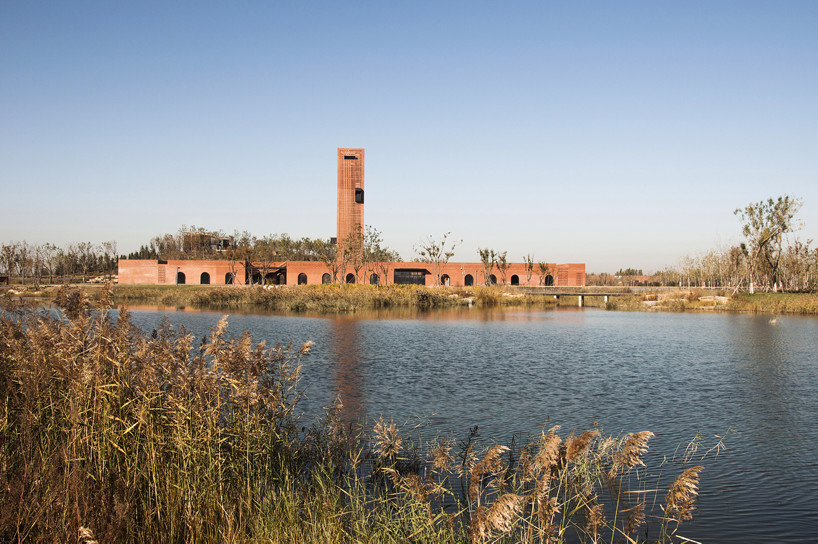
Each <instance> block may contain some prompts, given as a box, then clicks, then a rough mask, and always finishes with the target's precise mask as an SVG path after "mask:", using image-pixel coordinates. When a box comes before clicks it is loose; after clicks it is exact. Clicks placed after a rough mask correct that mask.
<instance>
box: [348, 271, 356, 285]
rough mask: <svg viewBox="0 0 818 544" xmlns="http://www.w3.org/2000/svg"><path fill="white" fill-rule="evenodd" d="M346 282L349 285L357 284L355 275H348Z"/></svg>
mask: <svg viewBox="0 0 818 544" xmlns="http://www.w3.org/2000/svg"><path fill="white" fill-rule="evenodd" d="M346 282H347V283H355V274H353V273H352V272H350V273H349V274H347V277H346Z"/></svg>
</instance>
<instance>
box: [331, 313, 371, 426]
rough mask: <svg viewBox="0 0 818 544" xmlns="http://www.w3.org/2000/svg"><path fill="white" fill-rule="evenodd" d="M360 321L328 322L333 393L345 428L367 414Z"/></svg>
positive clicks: (341, 320) (339, 320)
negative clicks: (339, 400) (339, 402)
mask: <svg viewBox="0 0 818 544" xmlns="http://www.w3.org/2000/svg"><path fill="white" fill-rule="evenodd" d="M360 327H361V322H360V320H358V319H334V320H332V321H330V331H331V333H332V339H333V343H332V349H333V376H332V377H333V380H334V381H335V391H336V394H337V395H338V396H339V397H340V399H341V403H342V404H343V405H344V407H343V408H342V409H341V421H342V422H343V423H344V424H345V425H348V424H350V423H353V422H356V421H360V420H363V418H364V416H365V415H366V399H365V398H364V376H363V374H362V373H361V367H360V361H361V355H362V353H361V331H360Z"/></svg>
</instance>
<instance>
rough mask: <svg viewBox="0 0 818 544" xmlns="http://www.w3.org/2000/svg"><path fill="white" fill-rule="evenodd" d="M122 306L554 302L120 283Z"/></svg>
mask: <svg viewBox="0 0 818 544" xmlns="http://www.w3.org/2000/svg"><path fill="white" fill-rule="evenodd" d="M114 297H115V300H116V301H117V302H118V303H121V304H126V305H127V304H133V303H140V304H161V305H166V306H200V307H211V308H213V307H215V308H235V307H238V306H258V307H263V308H267V309H271V310H280V311H292V312H354V311H359V310H368V309H379V308H422V309H426V308H447V307H457V306H470V305H476V306H500V305H511V304H514V305H531V304H541V305H547V304H553V302H552V301H549V299H548V298H547V297H542V296H532V295H519V294H511V293H505V292H504V291H503V290H502V289H501V288H498V287H466V288H454V287H452V288H448V287H443V288H430V287H423V286H416V285H384V286H374V285H355V284H353V285H338V284H332V285H299V286H278V287H272V288H263V287H236V286H193V285H190V286H147V285H145V286H143V285H118V286H116V287H114Z"/></svg>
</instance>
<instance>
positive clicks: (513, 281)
mask: <svg viewBox="0 0 818 544" xmlns="http://www.w3.org/2000/svg"><path fill="white" fill-rule="evenodd" d="M511 285H520V276H518V275H517V274H514V275H513V276H511Z"/></svg>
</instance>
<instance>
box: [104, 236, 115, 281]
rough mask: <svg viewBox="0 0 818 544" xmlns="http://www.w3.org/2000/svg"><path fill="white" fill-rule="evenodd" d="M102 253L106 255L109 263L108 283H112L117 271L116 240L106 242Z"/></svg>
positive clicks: (107, 263)
mask: <svg viewBox="0 0 818 544" xmlns="http://www.w3.org/2000/svg"><path fill="white" fill-rule="evenodd" d="M102 252H103V253H104V254H105V260H106V261H107V262H106V263H105V264H106V267H107V272H108V281H112V280H113V278H114V270H116V261H117V257H116V240H108V241H106V242H102Z"/></svg>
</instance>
